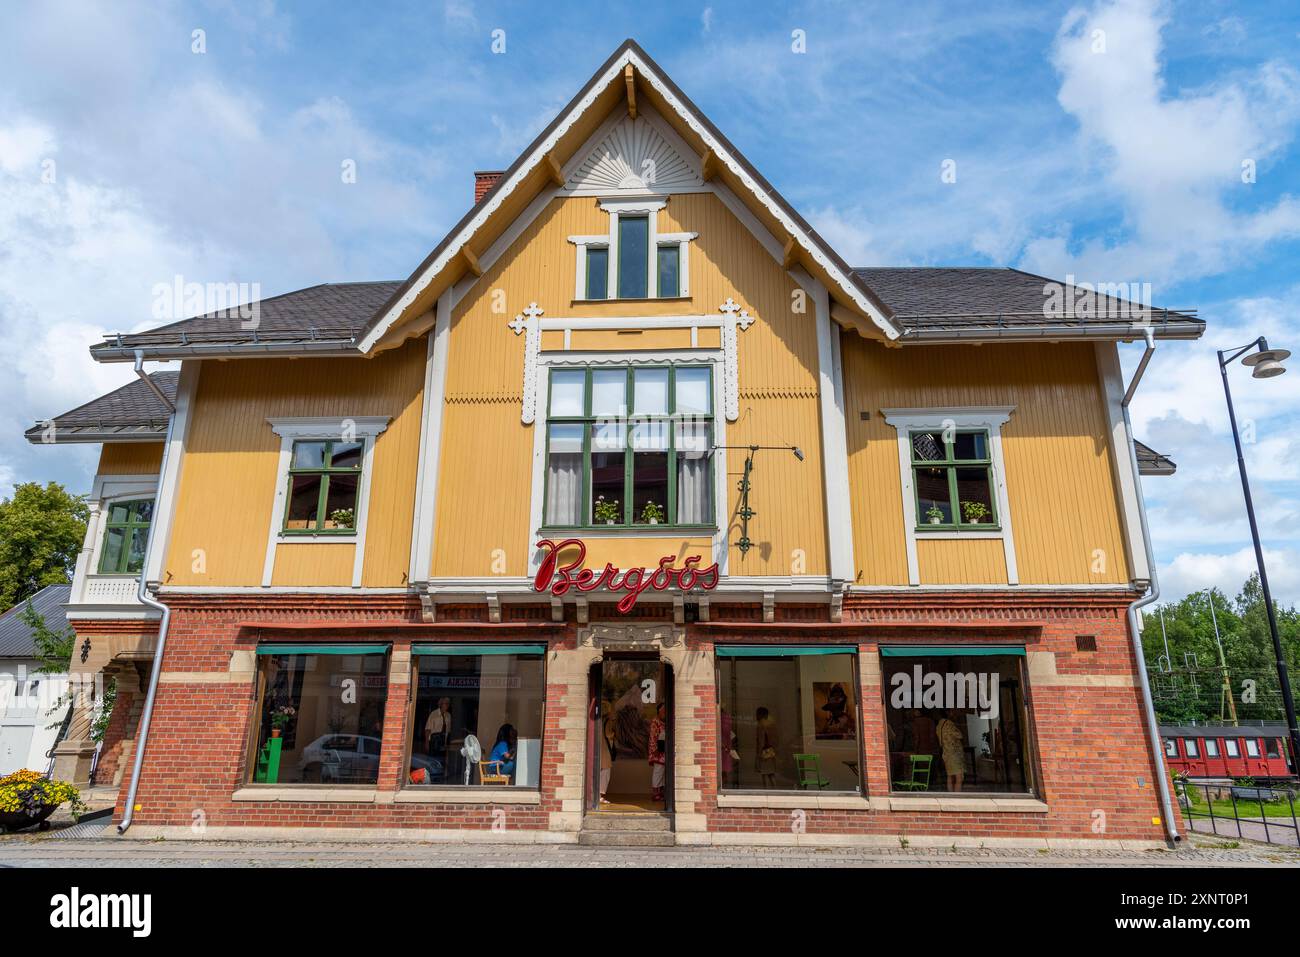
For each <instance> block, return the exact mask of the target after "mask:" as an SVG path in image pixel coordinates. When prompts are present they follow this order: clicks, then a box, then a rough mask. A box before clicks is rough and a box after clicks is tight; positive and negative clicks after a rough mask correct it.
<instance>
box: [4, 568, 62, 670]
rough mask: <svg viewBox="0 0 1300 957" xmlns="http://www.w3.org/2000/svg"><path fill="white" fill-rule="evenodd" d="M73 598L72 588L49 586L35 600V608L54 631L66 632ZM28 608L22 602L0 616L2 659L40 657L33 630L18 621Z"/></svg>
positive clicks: (33, 599) (25, 603) (21, 621)
mask: <svg viewBox="0 0 1300 957" xmlns="http://www.w3.org/2000/svg"><path fill="white" fill-rule="evenodd" d="M71 594H72V586H71V585H46V586H45V587H44V588H42V589H41V590H40V591H38V592H37V593H36V594H35V595H33V596H32V599H31V601H32V607H33V608H35V609H36V613H37V614H38V615H40V616H41V617H42V618H44V619H45V625H46V627H47V628H49V629H50V630H52V631H63V630H64V629H65V628H67V627H68V616H67V613H66V610H65V609H64V607H63V606H64V605H66V604H67V603H68V598H69V597H70V596H71ZM26 608H27V602H25V601H20V602H19V603H18V604H16V605H14V606H13V607H12V608H10V609H9V610H8V611H6V612H5V613H4V614H3V615H0V658H34V657H36V642H35V641H34V640H33V638H32V630H31V629H30V628H28V627H27V625H26V623H25V622H24V621H23V620H22V619H21V618H19V617H18V616H19V615H21V614H22V613H23V611H24V610H25V609H26Z"/></svg>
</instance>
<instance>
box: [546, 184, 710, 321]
mask: <svg viewBox="0 0 1300 957" xmlns="http://www.w3.org/2000/svg"><path fill="white" fill-rule="evenodd" d="M601 208H602V209H603V210H604V211H605V212H607V213H608V214H609V232H608V233H606V234H602V235H595V236H570V237H569V242H571V243H573V244H574V246H575V247H577V253H576V257H577V269H576V271H575V276H574V294H573V295H574V298H575V299H608V298H611V297H613V298H617V299H673V298H678V297H681V296H686V295H688V294H689V293H688V290H687V278H688V276H689V252H690V244H691V241H692V240H693V239H695V238H696V235H697V234H696V233H661V232H659V211H660V210H662V209H663V208H664V201H663V200H651V201H633V200H628V201H609V202H605V203H601Z"/></svg>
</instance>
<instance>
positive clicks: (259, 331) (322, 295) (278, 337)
mask: <svg viewBox="0 0 1300 957" xmlns="http://www.w3.org/2000/svg"><path fill="white" fill-rule="evenodd" d="M400 285H401V283H400V282H398V281H396V280H391V281H385V282H343V283H322V284H320V285H318V286H308V287H307V288H306V289H298V290H296V291H294V292H287V293H284V294H283V295H279V296H272V297H270V298H269V299H260V300H258V301H257V302H256V303H254V304H252V305H254V306H255V307H256V310H255V312H253V315H254V316H255V321H254V319H250V318H248V315H249V312H250V310H249V309H248V308H244V307H237V308H232V309H222V310H218V311H217V312H210V313H208V314H207V315H203V316H195V317H194V318H192V319H182V320H180V321H179V322H173V323H170V324H168V325H165V326H159V327H158V328H157V329H149V330H147V331H145V332H137V333H131V334H126V335H122V334H119V335H115V336H110V337H109V338H108V339H107V341H105V342H101V343H99V344H98V345H94V346H91V347H90V354H91V355H92V356H94V357H95V358H96V359H98V360H99V361H100V362H115V361H116V362H128V361H131V360H133V359H134V358H135V350H136V349H141V348H143V349H144V350H145V354H146V356H147V357H148V358H151V359H161V358H183V357H195V358H197V357H200V356H204V355H213V354H220V353H226V352H231V351H238V352H240V353H256V352H259V351H262V352H273V351H276V350H283V349H285V348H288V349H290V350H291V351H293V352H353V351H355V348H354V341H355V338H356V336H357V334H358V333H359V332H360V331H361V329H362V328H363V327H364V326H365V324H366V322H367V321H368V320H369V319H370V318H371V317H372V316H374V315H375V313H376V311H378V309H379V308H380V307H381V306H382V305H383V304H384V303H385V302H387V301H388V299H389V298H390V297H391V296H392V295H393V293H394V292H395V291H396V290H397V288H398V287H399V286H400ZM241 312H242V313H243V315H241ZM250 327H251V328H250Z"/></svg>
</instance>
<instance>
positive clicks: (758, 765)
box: [754, 707, 776, 788]
mask: <svg viewBox="0 0 1300 957" xmlns="http://www.w3.org/2000/svg"><path fill="white" fill-rule="evenodd" d="M754 723H755V729H754V770H755V771H757V772H758V774H759V777H760V779H761V780H762V786H763V787H765V788H774V787H776V722H775V721H773V720H772V715H771V712H769V711H768V710H767V708H763V707H760V708H759V709H758V710H757V711H755V712H754Z"/></svg>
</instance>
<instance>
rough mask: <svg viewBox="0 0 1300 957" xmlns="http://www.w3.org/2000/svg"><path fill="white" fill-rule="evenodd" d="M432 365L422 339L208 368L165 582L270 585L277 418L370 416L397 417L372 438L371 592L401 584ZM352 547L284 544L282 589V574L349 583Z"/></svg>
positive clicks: (299, 580)
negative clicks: (267, 563) (353, 355)
mask: <svg viewBox="0 0 1300 957" xmlns="http://www.w3.org/2000/svg"><path fill="white" fill-rule="evenodd" d="M424 359H425V343H424V341H423V340H422V339H419V340H413V341H411V342H408V343H406V344H405V345H404V346H402V347H401V348H398V349H394V350H391V351H390V352H384V353H381V354H380V355H379V356H377V357H376V358H374V359H296V360H290V359H241V360H232V361H229V362H219V361H211V360H209V361H206V362H204V364H203V369H202V372H201V374H200V375H199V382H198V390H197V394H196V396H195V400H194V407H193V412H192V415H193V419H192V420H191V423H190V429H189V436H188V439H187V444H186V450H185V457H184V464H183V467H182V470H181V482H180V490H179V495H178V501H177V512H176V519H175V525H174V527H173V531H172V538H171V543H170V547H169V548H168V551H167V558H166V570H165V580H166V584H169V585H182V586H184V585H259V584H261V581H262V566H263V562H264V559H265V556H266V541H267V533H268V531H269V529H270V523H271V521H272V516H271V511H272V506H273V504H274V500H275V493H276V470H277V466H278V459H279V451H280V437H279V436H277V435H276V434H275V433H274V432H272V431H271V427H270V425H269V424H268V423H267V421H266V420H267V419H268V418H280V417H321V418H324V417H335V416H336V417H338V418H339V420H340V422H341V421H342V420H343V419H344V418H347V417H350V416H372V415H384V416H390V417H391V421H390V422H389V425H388V429H387V431H385V432H384V433H383V434H382V435H380V436H379V437H378V439H377V440H376V441H375V456H374V466H373V469H372V474H371V477H370V500H369V509H370V511H369V519H368V521H369V529H368V533H367V555H366V560H365V564H364V570H363V584H365V585H368V586H397V585H401V584H403V581H404V576H405V573H406V569H407V565H408V562H409V558H410V543H411V522H412V514H413V511H414V498H415V496H414V489H415V473H416V459H417V457H418V449H419V441H420V435H419V432H420V407H421V402H422V394H423V385H424ZM278 519H279V516H277V517H276V520H278ZM344 548H346V549H347V551H348V552H349V555H351V553H352V546H350V545H339V544H338V543H328V544H321V545H317V544H310V543H294V544H293V545H292V547H291V546H289V545H283V546H280V547H279V549H278V552H279V554H277V559H276V575H275V579H273V581H274V583H277V584H279V583H281V580H282V575H283V576H288V577H289V578H292V579H293V580H292V582H289V581H285V582H284V583H286V584H288V583H292V584H296V585H308V584H315V585H348V584H351V581H352V571H351V568H352V566H351V558H350V557H349V558H348V559H347V561H346V562H344V561H343V560H342V559H341V558H340V555H341V553H342V550H343V549H344ZM312 549H317V551H315V552H312V551H310V550H312ZM196 552H197V553H199V554H197V555H196ZM300 552H301V555H300V554H298V553H300ZM312 554H316V555H318V556H319V558H316V559H312V558H311V557H310V556H311V555H312ZM281 559H283V560H284V561H285V562H286V566H285V567H284V568H282V567H281ZM345 564H346V574H344V572H343V568H344V565H345ZM201 567H202V568H203V570H202V571H200V570H197V569H198V568H201Z"/></svg>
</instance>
